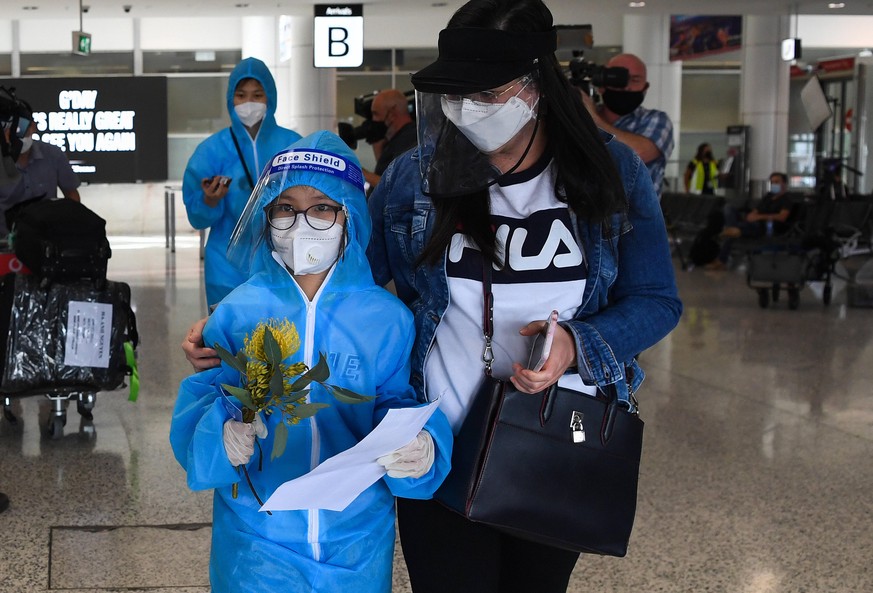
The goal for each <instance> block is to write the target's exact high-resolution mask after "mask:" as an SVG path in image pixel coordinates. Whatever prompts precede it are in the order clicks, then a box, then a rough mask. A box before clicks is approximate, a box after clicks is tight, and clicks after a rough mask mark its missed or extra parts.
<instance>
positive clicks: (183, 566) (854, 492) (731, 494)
mask: <svg viewBox="0 0 873 593" xmlns="http://www.w3.org/2000/svg"><path fill="white" fill-rule="evenodd" d="M109 275H110V278H111V279H113V280H122V281H126V282H128V283H129V284H130V285H131V287H132V289H133V301H134V306H135V308H136V312H137V316H138V322H139V329H140V334H141V336H142V343H141V345H140V348H139V365H140V372H141V379H142V390H141V393H140V397H139V401H138V402H136V403H131V402H128V401H127V394H126V392H124V391H118V392H111V393H101V394H99V395H98V401H97V405H96V407H95V409H94V420H93V424H91V425H87V424H85V425H83V426H81V427H80V422H79V416H78V415H77V414H76V412H75V411H74V410H71V411H70V413H69V419H68V423H67V426H66V432H65V435H64V436H63V438H61V439H56V440H52V439H48V438H47V437H45V436H42V435H41V430H40V428H41V427H40V424H41V423H42V422H44V419H45V417H46V416H47V413H48V409H49V408H48V402H47V401H45V400H43V399H41V398H35V397H32V398H26V399H19V400H15V401H14V410H15V412H16V413H17V414H18V416H19V418H20V419H19V421H18V424H17V425H11V424H10V423H9V422H8V421H6V420H2V421H0V491H5V492H6V493H8V494H9V496H10V498H11V501H12V505H11V508H10V509H9V510H8V511H6V512H5V513H2V514H0V592H3V593H5V592H16V593H18V592H26V593H31V592H40V591H53V590H64V591H67V592H70V593H84V592H85V591H88V592H95V591H96V592H109V591H113V592H114V591H129V590H136V591H155V592H160V591H173V592H174V593H194V592H197V593H200V592H203V591H207V590H208V585H207V579H206V562H207V554H208V546H209V543H208V540H209V521H210V504H211V496H210V495H209V494H208V493H193V492H190V491H188V489H187V488H186V486H185V482H184V477H183V475H182V472H181V470H180V469H179V467H178V466H177V465H176V463H175V461H174V460H173V458H172V456H171V453H170V448H169V445H168V440H167V434H168V425H169V418H170V413H171V410H172V406H173V400H174V396H175V390H176V386H177V384H178V382H179V380H180V379H181V378H182V377H183V376H185V375H186V374H187V373H188V372H189V368H188V367H187V365H186V363H185V361H184V358H183V356H182V354H181V351H180V349H179V347H178V344H179V343H180V342H181V340H182V337H183V334H184V332H185V331H186V329H187V327H188V325H189V324H190V323H191V322H192V321H193V320H195V319H197V318H199V317H200V316H202V314H203V304H202V297H201V296H200V294H201V290H202V287H201V279H200V265H199V260H198V255H197V247H196V237H194V236H193V235H192V236H190V237H180V239H179V242H178V250H177V252H176V253H175V254H170V253H168V252H167V251H166V250H165V249H164V246H163V237H157V238H154V239H153V240H150V239H148V238H139V239H137V240H132V239H122V238H114V239H113V258H112V260H111V261H110V274H109ZM678 278H679V283H680V288H681V294H682V297H683V300H684V301H685V305H686V311H687V312H686V314H685V316H684V317H683V319H682V321H681V322H680V325H679V327H678V328H677V329H676V330H675V331H674V332H673V334H672V335H671V336H670V337H669V338H667V339H666V340H664V341H663V342H662V343H661V344H659V345H658V346H657V347H655V348H653V349H651V350H649V351H647V352H645V353H643V355H642V362H643V364H644V366H645V368H646V369H647V371H648V379H647V380H646V382H645V384H644V386H643V389H642V390H641V391H640V393H639V397H640V399H641V405H642V413H643V417H644V419H645V420H646V423H647V424H646V435H645V447H644V459H643V464H642V476H641V483H640V495H639V508H638V514H637V521H636V525H635V529H634V533H633V536H632V540H631V548H630V551H629V554H628V556H627V557H626V558H623V559H617V558H600V557H583V558H582V559H580V561H579V563H578V564H577V568H576V571H575V573H574V575H573V579H572V584H571V588H570V590H571V591H573V592H585V593H589V592H593V591H598V592H606V591H610V592H619V593H631V592H634V593H636V592H646V593H649V592H656V591H663V592H694V593H697V592H721V591H724V592H728V593H800V592H808V593H818V592H822V593H824V592H828V593H832V592H859V593H860V592H869V591H873V570H871V568H870V559H871V558H873V502H871V495H873V462H871V458H873V389H871V384H873V308H871V309H862V308H852V307H847V306H846V304H845V303H846V297H845V293H844V291H842V290H839V288H840V285H838V286H837V288H838V290H837V292H836V294H835V296H834V300H833V302H832V303H831V305H830V306H828V307H825V306H823V305H822V303H821V301H820V300H819V299H818V298H817V297H816V291H815V290H814V289H813V288H815V287H812V288H806V289H804V290H803V291H802V292H801V301H800V307H799V309H798V310H796V311H790V310H788V308H787V307H786V305H785V302H784V300H785V299H784V298H783V299H782V300H780V302H779V303H778V304H777V305H776V306H775V307H771V308H769V309H761V308H759V306H758V304H757V297H756V295H755V293H754V292H753V291H751V290H750V289H749V288H748V287H747V286H746V284H745V278H744V276H743V275H742V274H741V273H738V272H723V273H707V272H703V271H702V270H693V271H690V272H682V271H680V272H678ZM446 568H447V570H450V569H451V567H446ZM394 591H395V592H396V593H403V592H408V591H409V588H408V584H407V582H406V576H405V572H404V567H403V564H402V561H400V560H398V563H397V567H396V571H395V588H394ZM447 593H450V592H447ZM532 593H536V592H532Z"/></svg>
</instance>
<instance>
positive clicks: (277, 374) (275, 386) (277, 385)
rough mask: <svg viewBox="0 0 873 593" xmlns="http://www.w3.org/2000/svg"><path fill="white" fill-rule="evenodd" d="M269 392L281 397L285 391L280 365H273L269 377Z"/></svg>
mask: <svg viewBox="0 0 873 593" xmlns="http://www.w3.org/2000/svg"><path fill="white" fill-rule="evenodd" d="M270 392H271V393H272V394H273V395H276V396H279V397H282V396H283V395H284V393H285V382H284V377H283V376H282V368H281V366H280V365H278V364H277V365H275V366H274V367H273V376H272V377H270Z"/></svg>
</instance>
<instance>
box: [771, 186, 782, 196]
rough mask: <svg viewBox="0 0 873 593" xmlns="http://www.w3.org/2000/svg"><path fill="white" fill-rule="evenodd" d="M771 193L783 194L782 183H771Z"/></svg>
mask: <svg viewBox="0 0 873 593" xmlns="http://www.w3.org/2000/svg"><path fill="white" fill-rule="evenodd" d="M770 193H771V194H781V193H782V184H781V183H771V184H770Z"/></svg>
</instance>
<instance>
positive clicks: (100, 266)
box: [12, 199, 112, 286]
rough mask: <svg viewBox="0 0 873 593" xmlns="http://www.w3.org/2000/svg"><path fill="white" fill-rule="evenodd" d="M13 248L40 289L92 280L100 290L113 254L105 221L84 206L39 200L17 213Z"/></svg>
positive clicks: (66, 201)
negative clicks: (40, 283) (35, 278)
mask: <svg viewBox="0 0 873 593" xmlns="http://www.w3.org/2000/svg"><path fill="white" fill-rule="evenodd" d="M12 248H13V250H14V251H15V255H16V256H17V257H18V259H20V260H21V261H22V263H24V265H25V266H27V267H28V269H29V270H30V271H31V272H33V273H34V274H35V275H37V276H39V277H40V278H41V279H42V280H43V282H42V285H43V286H48V284H49V283H51V282H54V281H67V280H78V279H81V278H89V279H91V280H92V281H93V282H94V284H95V285H97V286H101V285H102V284H103V282H105V281H106V267H107V263H108V260H109V258H110V256H111V255H112V250H111V248H110V246H109V241H108V240H107V238H106V221H105V220H103V219H102V218H100V216H98V215H97V214H96V213H95V212H93V211H92V210H90V209H89V208H88V207H86V206H84V205H83V204H81V203H79V202H76V201H73V200H69V199H56V200H39V201H36V202H33V203H31V204H27V206H26V207H24V208H22V209H21V210H20V211H19V212H17V213H16V216H15V222H14V227H13V229H12Z"/></svg>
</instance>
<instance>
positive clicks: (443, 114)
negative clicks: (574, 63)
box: [415, 74, 540, 197]
mask: <svg viewBox="0 0 873 593" xmlns="http://www.w3.org/2000/svg"><path fill="white" fill-rule="evenodd" d="M539 97H540V95H539V89H538V88H537V85H536V83H535V80H534V75H533V74H527V75H525V76H522V77H519V78H517V79H515V80H512V81H510V82H509V83H507V84H506V85H502V88H497V89H494V90H485V91H479V92H474V93H469V94H464V95H458V94H446V93H428V92H420V91H416V93H415V100H416V110H417V111H416V114H417V120H418V145H419V154H420V158H421V160H420V166H421V177H422V191H423V192H424V193H425V194H427V195H430V196H437V197H453V196H459V195H464V194H468V193H471V192H473V191H477V190H481V189H484V188H487V187H488V186H490V185H492V184H493V183H495V182H496V181H497V179H498V178H499V177H501V176H502V175H505V174H506V173H508V172H510V171H511V170H513V169H514V168H515V167H517V166H518V165H519V164H520V163H521V161H522V160H523V159H524V156H525V155H526V154H527V150H528V149H529V148H530V145H531V143H532V141H533V137H534V134H535V132H536V126H537V116H538V108H539ZM498 157H499V159H498ZM505 157H509V158H508V159H507V158H505ZM498 162H499V163H501V165H500V166H498V165H497V164H495V163H498ZM507 162H508V163H509V165H507V164H506V163H507Z"/></svg>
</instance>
